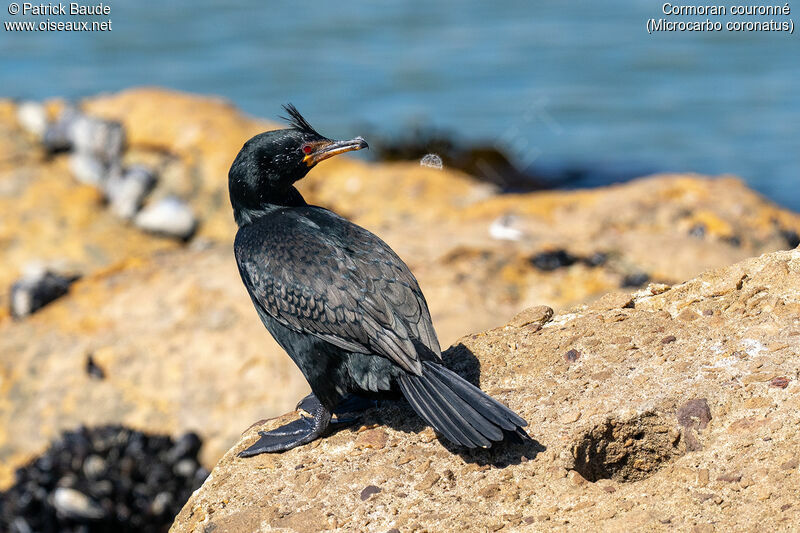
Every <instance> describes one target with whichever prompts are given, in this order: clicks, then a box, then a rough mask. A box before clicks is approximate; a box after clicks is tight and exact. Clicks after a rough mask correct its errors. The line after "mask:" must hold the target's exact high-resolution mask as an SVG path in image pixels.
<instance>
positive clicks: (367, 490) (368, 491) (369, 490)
mask: <svg viewBox="0 0 800 533" xmlns="http://www.w3.org/2000/svg"><path fill="white" fill-rule="evenodd" d="M379 492H381V489H380V487H376V486H375V485H367V486H366V487H364V490H362V491H361V501H362V502H363V501H367V500H369V497H370V496H372V495H373V494H378V493H379Z"/></svg>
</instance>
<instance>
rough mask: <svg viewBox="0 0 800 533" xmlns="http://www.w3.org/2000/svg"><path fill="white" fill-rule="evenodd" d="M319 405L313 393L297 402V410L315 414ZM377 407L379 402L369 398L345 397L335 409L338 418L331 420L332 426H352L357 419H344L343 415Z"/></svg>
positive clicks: (354, 395)
mask: <svg viewBox="0 0 800 533" xmlns="http://www.w3.org/2000/svg"><path fill="white" fill-rule="evenodd" d="M317 405H319V400H318V399H317V397H316V396H315V395H314V393H313V392H312V393H311V394H309V395H308V396H306V397H305V398H303V399H302V400H300V401H299V402H297V406H296V407H295V409H296V410H298V411H305V412H306V413H313V412H314V409H316V407H317ZM376 405H377V401H375V400H370V399H368V398H364V397H362V396H358V395H357V394H349V395H347V396H345V397H344V398H343V399H342V400H341V401H340V402H339V403H338V404H336V407H335V408H334V409H333V414H334V415H336V418H335V419H332V420H331V424H351V423H353V422H354V421H355V418H353V417H347V418H345V417H342V415H343V414H345V413H360V412H361V411H366V410H367V409H369V408H371V407H375V406H376Z"/></svg>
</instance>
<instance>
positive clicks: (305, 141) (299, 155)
mask: <svg viewBox="0 0 800 533" xmlns="http://www.w3.org/2000/svg"><path fill="white" fill-rule="evenodd" d="M283 108H284V109H285V110H286V112H287V113H288V117H284V118H285V120H287V121H288V122H289V126H290V127H289V128H286V129H282V130H273V131H267V132H264V133H260V134H258V135H256V136H255V137H253V138H252V139H250V140H249V141H247V142H246V143H244V146H243V147H242V149H241V150H240V151H239V154H238V155H237V156H236V159H235V160H234V161H233V165H231V170H230V172H229V173H228V192H229V193H230V197H231V204H232V205H233V209H234V216H235V217H236V221H237V222H238V223H239V224H240V225H241V224H242V222H241V221H240V218H244V219H246V218H247V216H248V213H247V211H258V210H262V209H264V208H265V207H268V206H269V205H296V204H297V203H298V201H299V203H301V204H302V203H303V202H302V198H301V197H300V196H299V193H298V192H297V190H296V189H295V188H294V187H293V184H294V183H295V182H296V181H297V180H299V179H301V178H303V177H305V175H306V174H308V171H309V170H311V169H312V168H313V167H314V166H315V165H316V164H317V163H319V162H320V161H324V160H325V159H328V158H329V157H333V156H335V155H339V154H343V153H345V152H352V151H353V150H361V149H362V148H369V146H368V145H367V142H366V141H365V140H364V139H363V138H362V137H356V138H355V139H350V140H347V141H335V140H332V139H328V138H327V137H324V136H323V135H320V134H319V133H318V132H317V130H315V129H314V128H313V127H312V126H311V124H309V123H308V121H307V120H306V119H305V118H303V116H302V115H301V114H300V112H299V111H298V110H297V108H296V107H294V106H293V105H291V104H288V105H285V106H283ZM245 223H247V220H245Z"/></svg>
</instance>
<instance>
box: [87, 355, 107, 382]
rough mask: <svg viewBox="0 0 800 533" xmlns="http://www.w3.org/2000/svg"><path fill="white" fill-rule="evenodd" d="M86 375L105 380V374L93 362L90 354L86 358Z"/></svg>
mask: <svg viewBox="0 0 800 533" xmlns="http://www.w3.org/2000/svg"><path fill="white" fill-rule="evenodd" d="M86 373H87V374H88V375H89V376H90V377H92V378H95V379H105V377H106V373H105V372H104V371H103V369H102V368H100V367H99V366H98V365H97V363H95V361H94V357H93V356H92V354H89V355H88V356H87V357H86Z"/></svg>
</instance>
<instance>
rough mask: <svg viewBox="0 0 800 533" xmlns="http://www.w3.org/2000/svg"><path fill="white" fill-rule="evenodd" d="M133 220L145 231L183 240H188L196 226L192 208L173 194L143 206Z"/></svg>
mask: <svg viewBox="0 0 800 533" xmlns="http://www.w3.org/2000/svg"><path fill="white" fill-rule="evenodd" d="M133 222H134V224H135V225H136V226H137V227H139V228H141V229H143V230H145V231H149V232H151V233H157V234H161V235H166V236H169V237H176V238H178V239H183V240H188V239H189V238H190V237H191V236H192V235H193V234H194V231H195V229H196V228H197V220H196V219H195V216H194V213H193V212H192V209H191V208H190V207H189V206H188V205H187V204H186V203H185V202H183V201H182V200H180V199H179V198H175V197H174V196H170V197H167V198H164V199H162V200H160V201H158V202H155V203H152V204H149V205H147V206H145V208H144V209H142V210H141V211H139V213H138V214H137V215H136V217H135V218H134V219H133Z"/></svg>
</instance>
